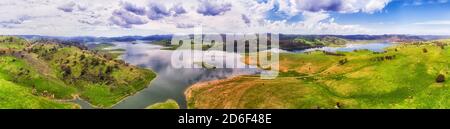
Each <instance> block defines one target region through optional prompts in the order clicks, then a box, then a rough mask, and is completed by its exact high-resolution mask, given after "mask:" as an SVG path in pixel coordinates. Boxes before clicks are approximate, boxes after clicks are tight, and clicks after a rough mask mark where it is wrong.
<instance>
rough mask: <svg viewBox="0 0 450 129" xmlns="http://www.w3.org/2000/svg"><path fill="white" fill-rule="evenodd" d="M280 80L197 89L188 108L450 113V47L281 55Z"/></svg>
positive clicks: (435, 45) (406, 46) (238, 79)
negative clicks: (441, 78) (438, 110)
mask: <svg viewBox="0 0 450 129" xmlns="http://www.w3.org/2000/svg"><path fill="white" fill-rule="evenodd" d="M280 56H281V57H280V65H281V66H280V71H282V72H283V73H281V74H280V77H278V78H277V79H275V80H261V79H259V77H253V76H241V77H236V78H231V79H227V80H221V81H212V82H205V83H200V84H196V85H194V86H193V87H191V88H190V89H188V90H187V91H186V96H187V100H188V106H189V108H450V101H449V100H450V96H449V95H450V92H449V90H450V87H448V86H449V81H445V82H441V83H439V81H437V79H436V78H437V76H438V75H443V76H444V78H445V79H447V77H448V74H449V73H448V71H449V66H450V60H449V59H450V47H448V46H446V45H443V44H442V43H441V42H439V43H437V42H433V43H423V44H419V43H415V44H402V45H397V46H395V47H391V48H389V49H387V50H386V52H384V53H376V52H371V51H367V50H363V51H356V52H345V53H323V52H312V53H307V54H281V55H280Z"/></svg>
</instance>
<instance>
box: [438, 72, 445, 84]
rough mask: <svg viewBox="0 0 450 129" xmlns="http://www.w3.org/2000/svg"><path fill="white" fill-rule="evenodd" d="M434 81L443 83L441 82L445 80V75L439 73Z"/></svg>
mask: <svg viewBox="0 0 450 129" xmlns="http://www.w3.org/2000/svg"><path fill="white" fill-rule="evenodd" d="M436 82H437V83H443V82H445V76H444V75H442V74H439V75H438V76H437V78H436Z"/></svg>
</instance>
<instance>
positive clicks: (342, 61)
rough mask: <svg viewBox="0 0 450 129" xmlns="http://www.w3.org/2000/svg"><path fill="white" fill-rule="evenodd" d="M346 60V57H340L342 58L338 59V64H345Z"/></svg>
mask: <svg viewBox="0 0 450 129" xmlns="http://www.w3.org/2000/svg"><path fill="white" fill-rule="evenodd" d="M347 62H348V60H347V58H345V59H342V60H339V64H340V65H344V64H346V63H347Z"/></svg>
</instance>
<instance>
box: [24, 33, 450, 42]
mask: <svg viewBox="0 0 450 129" xmlns="http://www.w3.org/2000/svg"><path fill="white" fill-rule="evenodd" d="M17 36H19V37H23V38H25V39H56V40H65V41H74V42H132V41H138V40H143V41H158V40H170V39H171V38H172V35H150V36H121V37H94V36H80V37H57V36H40V35H17ZM325 37H337V38H341V39H346V40H384V41H391V42H392V41H422V40H435V39H445V38H450V36H438V35H297V34H281V35H280V40H294V39H296V38H310V39H316V38H325Z"/></svg>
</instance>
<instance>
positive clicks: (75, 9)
mask: <svg viewBox="0 0 450 129" xmlns="http://www.w3.org/2000/svg"><path fill="white" fill-rule="evenodd" d="M0 14H1V15H0V35H47V36H106V37H113V36H129V35H142V36H145V35H155V34H174V33H193V30H195V29H196V28H201V29H202V31H203V32H204V33H285V34H335V35H349V34H412V35H450V0H0Z"/></svg>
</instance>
